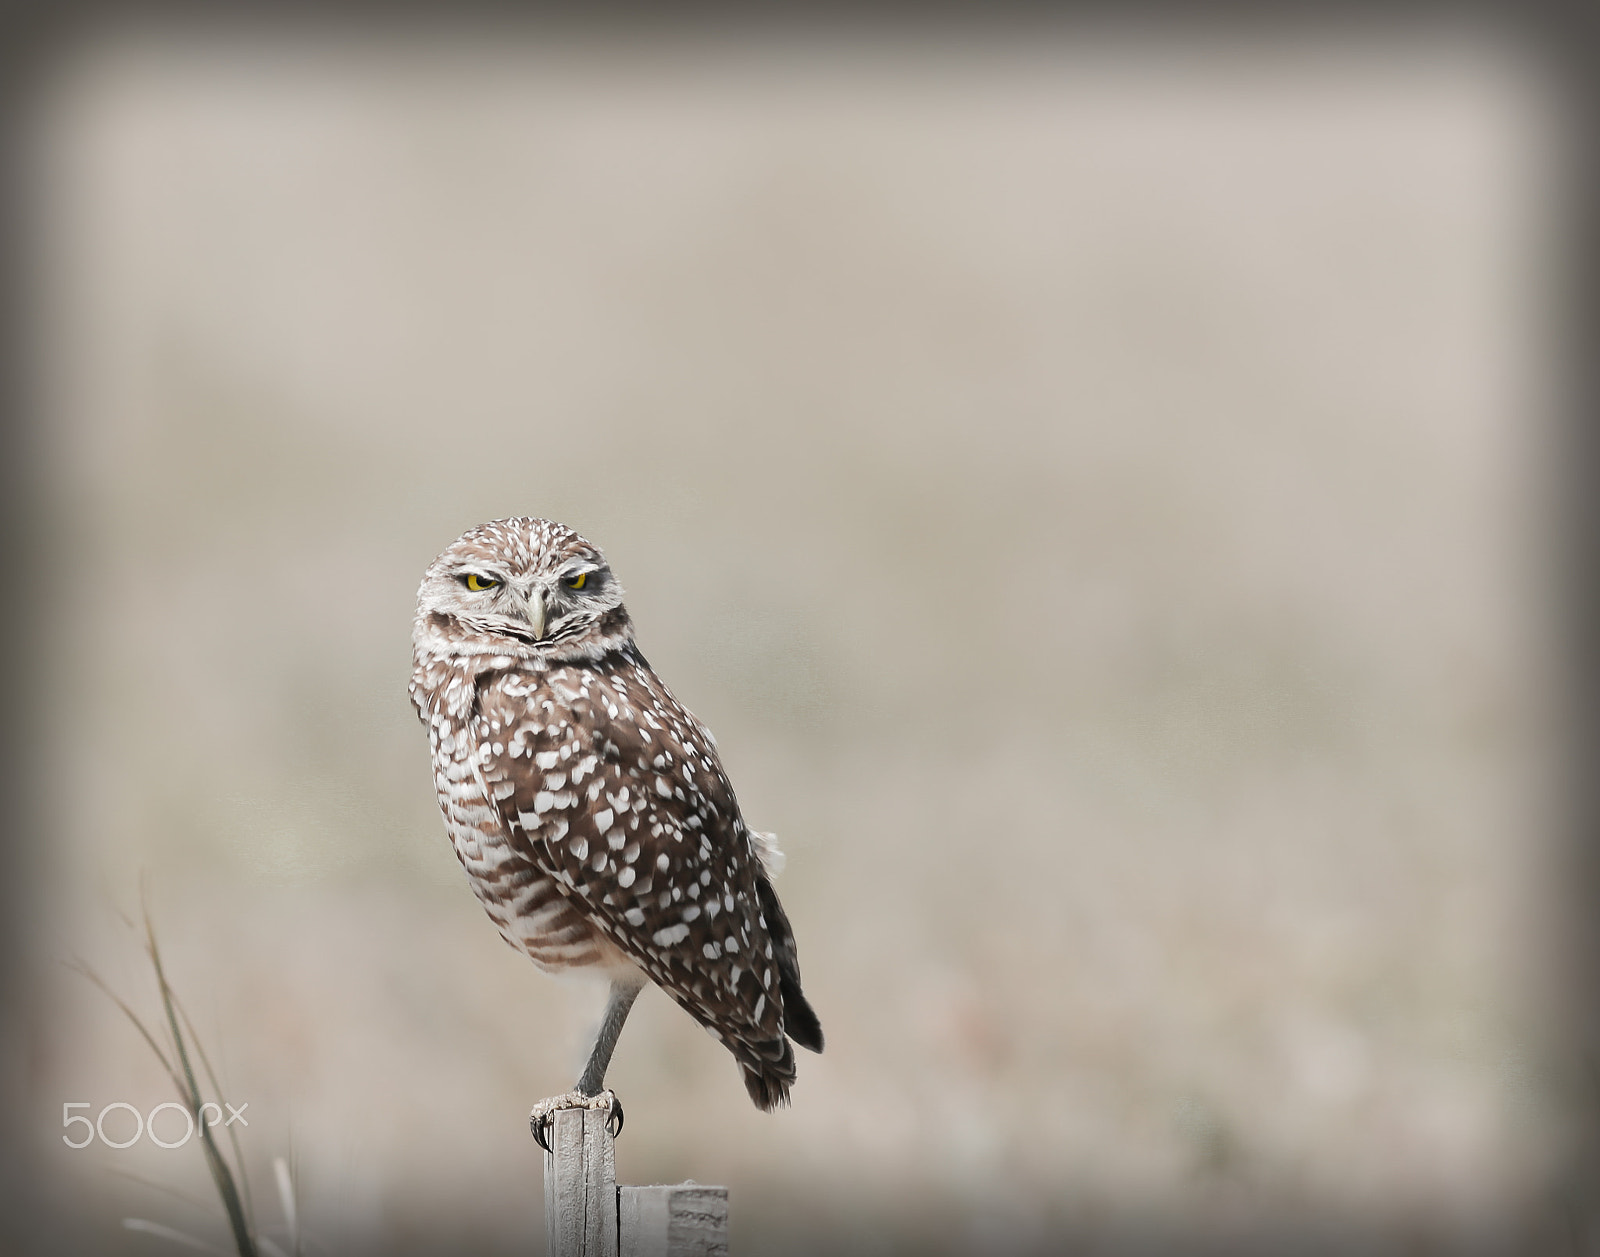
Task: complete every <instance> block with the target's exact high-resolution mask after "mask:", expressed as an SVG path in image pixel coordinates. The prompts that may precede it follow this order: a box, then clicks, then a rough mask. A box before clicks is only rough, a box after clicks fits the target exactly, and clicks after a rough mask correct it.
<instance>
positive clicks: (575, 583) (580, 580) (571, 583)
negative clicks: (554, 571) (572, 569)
mask: <svg viewBox="0 0 1600 1257" xmlns="http://www.w3.org/2000/svg"><path fill="white" fill-rule="evenodd" d="M561 583H562V584H563V585H565V586H566V587H567V588H568V589H582V588H583V587H584V586H585V585H587V584H588V583H589V573H588V572H579V573H578V574H577V575H576V576H569V577H567V578H566V579H565V580H563V581H562V582H561Z"/></svg>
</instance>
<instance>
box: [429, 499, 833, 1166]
mask: <svg viewBox="0 0 1600 1257" xmlns="http://www.w3.org/2000/svg"><path fill="white" fill-rule="evenodd" d="M412 643H413V652H414V661H415V670H414V671H413V673H412V676H411V698H412V701H413V702H414V703H415V704H416V707H417V712H418V714H419V715H420V716H421V717H422V720H423V723H424V724H426V725H427V727H428V740H429V743H430V745H431V746H432V748H433V774H434V783H435V785H436V786H437V788H438V791H439V807H440V810H441V811H442V812H443V813H444V821H445V828H446V830H447V831H448V832H449V835H450V840H451V842H452V843H453V844H454V845H455V851H456V855H457V856H458V857H459V858H460V860H461V863H462V865H463V866H465V868H466V870H467V876H468V878H469V879H470V880H471V883H472V889H473V890H474V892H476V894H477V896H478V898H479V900H481V901H482V903H483V906H484V907H485V908H486V909H487V910H488V913H489V916H490V917H491V918H492V919H493V920H494V923H495V924H496V925H497V926H499V927H500V933H501V934H502V935H504V936H505V939H506V941H507V942H508V943H510V944H511V945H512V946H513V947H515V948H516V949H517V950H519V951H522V952H525V953H526V954H527V955H528V956H529V957H530V958H531V959H532V960H533V963H534V964H536V965H538V966H539V968H541V969H544V970H546V971H549V972H556V971H560V970H568V969H573V968H579V967H581V968H584V969H587V970H589V971H591V972H593V973H595V974H597V975H600V976H604V977H606V978H607V979H609V981H610V983H611V996H610V1002H609V1004H608V1005H607V1008H606V1013H605V1017H604V1020H603V1022H602V1024H601V1027H600V1034H599V1037H598V1039H597V1040H596V1042H595V1046H594V1051H593V1053H592V1054H591V1055H590V1057H589V1063H588V1065H587V1066H586V1067H585V1069H584V1071H583V1074H582V1076H581V1077H580V1078H579V1079H578V1083H577V1086H576V1087H575V1088H574V1090H573V1091H572V1092H571V1093H569V1094H568V1095H566V1096H562V1097H556V1098H555V1099H554V1100H552V1101H545V1102H541V1106H540V1108H539V1109H537V1110H535V1134H536V1135H537V1136H539V1138H540V1142H541V1143H543V1142H544V1138H543V1134H542V1131H541V1129H540V1126H541V1122H542V1120H543V1117H544V1115H545V1114H546V1113H547V1112H548V1111H549V1110H550V1109H552V1108H555V1107H562V1106H564V1105H582V1104H587V1103H600V1104H604V1105H609V1104H610V1103H611V1102H612V1101H613V1100H614V1097H613V1096H611V1094H610V1093H609V1092H606V1091H605V1090H604V1086H605V1072H606V1066H607V1065H608V1064H609V1062H610V1060H611V1052H612V1049H613V1048H614V1047H615V1045H616V1041H617V1035H618V1034H619V1033H620V1031H621V1029H622V1023H623V1021H624V1020H625V1019H626V1018H627V1015H628V1010H629V1008H631V1007H632V1005H633V1001H634V998H635V997H636V996H637V995H638V993H639V991H640V990H641V989H642V988H643V986H644V984H645V981H646V979H647V978H648V979H650V980H652V981H654V982H655V983H656V984H657V985H658V986H660V987H661V988H662V989H663V990H665V991H666V992H667V994H669V995H671V996H672V998H673V999H675V1000H677V1002H678V1003H679V1004H681V1005H682V1006H683V1007H684V1008H685V1009H687V1010H688V1012H689V1015H690V1016H692V1017H693V1018H694V1019H695V1020H696V1021H698V1022H699V1023H700V1024H701V1025H703V1026H704V1027H705V1028H706V1029H707V1030H708V1031H710V1032H711V1034H712V1035H713V1036H714V1037H715V1038H717V1039H718V1040H719V1041H720V1042H722V1043H723V1044H724V1045H725V1046H726V1047H727V1048H728V1050H729V1051H731V1052H732V1053H733V1055H734V1058H735V1059H736V1060H737V1061H738V1062H739V1067H740V1069H742V1070H743V1071H744V1083H745V1088H746V1089H747V1090H748V1091H749V1093H750V1098H751V1099H752V1100H754V1101H755V1103H756V1106H757V1107H758V1108H761V1109H772V1108H774V1107H776V1106H778V1105H781V1104H784V1103H787V1101H788V1097H789V1086H790V1084H791V1083H793V1082H794V1078H795V1062H794V1050H793V1049H792V1048H791V1047H790V1046H789V1040H790V1039H793V1040H794V1041H795V1042H796V1043H798V1044H800V1045H801V1046H802V1047H806V1048H810V1049H811V1050H812V1051H814V1052H820V1051H821V1050H822V1027H821V1025H820V1024H819V1023H818V1021H817V1015H816V1014H815V1013H814V1012H813V1011H812V1010H811V1006H810V1005H809V1004H808V1003H807V1002H806V998H805V996H804V995H803V994H801V991H800V968H799V964H798V963H797V960H796V955H795V943H794V935H793V933H792V932H791V930H790V928H789V921H788V918H787V917H786V916H785V915H784V912H783V908H782V906H781V905H780V904H779V903H778V897H777V895H776V894H774V893H773V889H772V883H771V881H770V880H769V878H770V874H771V873H773V872H774V871H775V870H776V862H777V860H778V859H779V858H780V857H778V854H777V847H776V845H775V843H773V841H772V840H771V838H770V836H768V835H765V834H756V833H752V832H751V831H750V830H749V829H748V828H747V827H746V826H745V823H744V818H743V817H742V816H740V814H739V804H738V802H737V801H736V800H735V799H734V795H733V787H732V786H731V785H729V784H728V778H727V776H726V775H725V774H724V773H723V771H722V765H721V763H720V762H719V760H718V758H717V751H716V743H715V741H714V740H713V739H712V737H711V734H710V733H709V732H707V730H706V729H705V727H704V726H702V725H701V724H700V722H699V721H697V720H696V719H695V718H694V717H693V716H692V715H690V714H689V712H688V711H686V710H685V709H684V708H683V706H682V705H681V704H680V703H679V702H678V700H677V699H676V698H674V697H673V696H672V692H671V691H670V690H668V689H667V687H666V686H665V685H664V684H663V683H662V681H661V679H660V678H659V677H658V676H656V674H655V673H654V672H653V671H651V669H650V665H649V664H648V663H646V662H645V659H644V656H643V655H642V654H640V653H639V649H638V647H637V646H635V645H634V640H633V624H632V621H631V620H630V619H629V617H628V612H627V609H626V608H625V607H624V606H623V605H622V586H621V585H619V584H618V583H617V580H616V577H614V576H613V575H612V574H611V569H610V567H608V566H607V564H606V561H605V557H604V556H603V555H602V554H601V553H600V551H599V549H598V548H597V547H595V546H594V545H592V544H590V543H589V542H588V541H586V540H584V539H583V538H582V537H580V536H579V535H578V534H577V533H575V532H573V531H572V530H571V529H570V528H567V527H565V526H563V525H561V524H556V523H552V522H551V521H549V520H544V519H526V518H520V519H501V520H495V521H494V522H492V523H488V524H484V525H482V526H481V527H478V528H474V529H472V531H470V532H468V533H466V534H465V535H464V536H462V537H461V538H460V539H459V540H457V541H456V542H455V543H454V544H453V545H451V546H450V548H449V549H447V550H446V551H445V552H444V553H443V554H441V555H440V556H439V557H438V558H437V559H435V560H434V562H433V564H432V565H431V566H430V567H429V568H428V570H427V572H426V573H425V574H424V576H423V578H422V586H421V588H420V589H419V590H418V591H417V618H416V624H415V626H414V628H413V630H412ZM597 1097H598V1098H599V1099H598V1101H597V1100H596V1098H597ZM618 1112H619V1113H620V1110H618Z"/></svg>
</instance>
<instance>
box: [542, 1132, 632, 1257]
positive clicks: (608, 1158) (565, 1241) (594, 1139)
mask: <svg viewBox="0 0 1600 1257" xmlns="http://www.w3.org/2000/svg"><path fill="white" fill-rule="evenodd" d="M607 1117H608V1114H606V1113H605V1112H603V1111H601V1110H599V1109H562V1110H559V1111H558V1112H556V1113H555V1114H553V1115H552V1118H553V1120H552V1121H551V1124H550V1146H551V1148H552V1150H553V1151H551V1152H547V1153H545V1158H544V1225H545V1239H546V1242H547V1248H548V1251H549V1254H550V1257H617V1171H616V1154H615V1150H614V1149H613V1147H612V1144H611V1132H610V1131H609V1130H607V1129H606V1120H607Z"/></svg>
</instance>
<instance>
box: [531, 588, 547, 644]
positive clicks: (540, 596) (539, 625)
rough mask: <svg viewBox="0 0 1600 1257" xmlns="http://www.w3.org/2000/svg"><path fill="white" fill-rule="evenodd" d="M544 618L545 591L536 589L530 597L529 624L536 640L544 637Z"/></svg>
mask: <svg viewBox="0 0 1600 1257" xmlns="http://www.w3.org/2000/svg"><path fill="white" fill-rule="evenodd" d="M544 618H545V611H544V590H542V589H535V590H533V591H532V592H531V593H529V595H528V623H529V624H531V625H533V635H534V637H535V638H536V639H537V638H542V637H543V636H544Z"/></svg>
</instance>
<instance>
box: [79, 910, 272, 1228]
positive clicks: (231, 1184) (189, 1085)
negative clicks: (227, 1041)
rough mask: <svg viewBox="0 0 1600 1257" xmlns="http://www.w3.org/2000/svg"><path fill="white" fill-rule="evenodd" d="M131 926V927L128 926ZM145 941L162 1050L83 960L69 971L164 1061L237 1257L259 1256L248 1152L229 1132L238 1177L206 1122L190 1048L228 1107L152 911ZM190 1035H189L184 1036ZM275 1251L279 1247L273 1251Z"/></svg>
mask: <svg viewBox="0 0 1600 1257" xmlns="http://www.w3.org/2000/svg"><path fill="white" fill-rule="evenodd" d="M131 924H132V923H131V922H130V925H131ZM144 936H145V952H146V954H147V955H148V956H149V957H150V963H151V966H152V967H153V968H154V969H155V975H156V986H157V989H158V990H159V992H160V995H161V1007H162V1010H163V1012H165V1014H166V1025H165V1029H166V1031H167V1039H168V1041H167V1043H166V1044H165V1045H163V1044H162V1043H161V1042H159V1041H158V1040H157V1038H156V1035H155V1033H154V1032H153V1031H152V1030H151V1028H150V1027H149V1026H147V1025H145V1023H144V1021H143V1020H141V1019H140V1017H139V1014H138V1013H136V1012H134V1011H133V1009H132V1008H131V1007H130V1006H129V1005H128V1003H127V1001H125V1000H124V999H122V997H121V996H119V995H118V994H117V993H116V992H115V991H113V990H112V989H111V988H110V987H109V986H108V985H107V984H106V983H105V981H104V980H103V979H102V978H101V977H100V975H99V974H97V973H95V972H94V971H93V970H92V969H90V968H89V966H88V965H86V964H84V963H83V962H82V961H81V960H77V961H73V962H72V964H71V967H72V968H74V969H76V970H77V971H78V972H79V973H81V974H82V975H83V976H84V977H86V978H88V979H89V981H90V982H92V983H94V985H95V986H97V987H99V988H100V990H101V992H103V993H104V994H105V995H106V997H107V998H109V999H110V1000H111V1002H112V1003H114V1004H115V1005H116V1006H117V1007H118V1008H119V1009H121V1010H122V1013H123V1016H125V1017H127V1019H128V1020H129V1021H130V1022H132V1023H133V1026H134V1028H135V1029H136V1030H138V1032H139V1035H140V1037H141V1038H143V1039H144V1041H145V1043H147V1044H148V1045H149V1047H150V1050H151V1051H152V1052H154V1053H155V1055H156V1059H157V1060H158V1061H160V1062H161V1067H162V1068H163V1069H165V1070H166V1072H167V1077H169V1078H170V1079H171V1080H172V1085H173V1086H174V1087H175V1088H176V1089H177V1091H178V1094H179V1095H180V1096H181V1097H182V1098H183V1102H184V1104H185V1105H186V1106H187V1107H188V1110H189V1113H190V1115H191V1117H193V1119H194V1128H195V1132H196V1133H197V1134H198V1135H199V1137H200V1146H201V1149H202V1151H203V1152H204V1154H205V1158H206V1168H207V1169H208V1170H209V1171H210V1172H211V1179H212V1182H213V1183H214V1184H215V1185H216V1189H217V1194H218V1196H219V1197H221V1199H222V1206H223V1209H224V1210H225V1211H226V1212H227V1215H228V1225H229V1227H230V1228H231V1230H232V1232H233V1241H234V1246H235V1247H236V1249H237V1250H238V1253H239V1257H258V1254H259V1252H260V1248H259V1247H258V1240H257V1238H256V1229H255V1222H254V1210H253V1209H252V1207H251V1202H250V1188H249V1181H248V1179H246V1177H245V1174H244V1153H243V1150H242V1149H241V1148H240V1146H239V1137H238V1133H237V1132H236V1131H233V1130H229V1132H228V1135H229V1140H230V1142H231V1144H232V1147H233V1159H234V1165H235V1166H237V1167H238V1171H237V1173H236V1172H235V1170H234V1167H233V1166H230V1165H229V1164H228V1161H227V1158H226V1157H225V1156H223V1153H222V1150H221V1148H219V1147H218V1146H217V1140H216V1137H215V1136H214V1135H213V1134H212V1133H211V1126H210V1125H209V1124H208V1123H207V1122H206V1118H205V1111H204V1106H205V1104H206V1103H207V1102H206V1100H205V1096H204V1093H203V1092H202V1091H201V1090H200V1084H199V1082H198V1081H197V1079H196V1077H195V1070H194V1063H193V1061H192V1060H191V1059H190V1052H191V1047H192V1049H193V1053H194V1055H197V1056H198V1057H199V1058H200V1062H201V1065H202V1067H203V1068H204V1070H205V1075H206V1079H207V1081H208V1082H209V1083H210V1084H211V1088H212V1090H213V1091H214V1092H215V1093H216V1095H217V1098H218V1101H219V1102H222V1103H225V1100H224V1098H223V1093H222V1087H221V1085H220V1083H219V1081H218V1079H217V1075H216V1071H215V1070H214V1069H212V1067H211V1061H210V1059H209V1058H208V1057H207V1056H206V1054H205V1049H204V1048H203V1047H202V1046H201V1044H200V1037H199V1035H197V1034H196V1033H195V1030H194V1023H193V1022H192V1021H190V1019H189V1014H188V1013H187V1012H186V1011H184V1010H183V1009H182V1007H181V1005H180V1004H179V1002H178V997H177V994H176V993H175V992H174V991H173V989H172V987H171V985H170V984H169V983H168V982H167V973H166V967H165V965H164V964H163V963H162V960H161V949H160V947H159V946H158V945H157V943H156V935H155V927H154V926H153V925H152V924H151V921H150V911H149V908H148V906H146V907H145V910H144ZM186 1030H187V1035H186V1034H185V1031H186ZM123 1226H124V1227H125V1228H127V1229H128V1230H130V1231H141V1232H144V1233H146V1234H149V1235H156V1236H160V1237H162V1238H164V1239H168V1240H171V1241H173V1242H174V1243H180V1244H184V1245H186V1246H188V1247H190V1248H196V1249H200V1250H202V1251H205V1252H221V1251H222V1250H221V1249H218V1248H214V1247H213V1246H211V1245H209V1244H207V1243H205V1242H204V1241H202V1240H197V1239H195V1238H194V1237H193V1236H191V1235H186V1234H185V1233H183V1232H182V1231H177V1230H174V1229H173V1228H171V1227H167V1226H162V1225H161V1224H160V1223H157V1222H148V1221H146V1220H144V1219H143V1218H125V1219H123ZM272 1247H274V1248H275V1247H276V1246H272Z"/></svg>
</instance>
